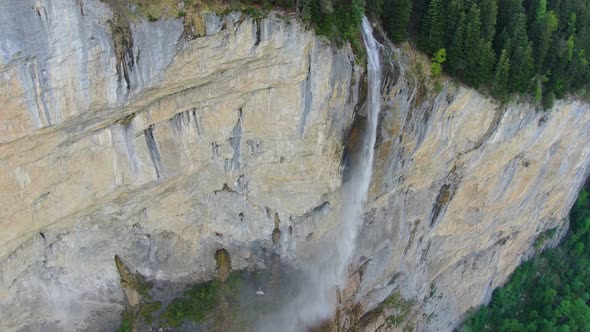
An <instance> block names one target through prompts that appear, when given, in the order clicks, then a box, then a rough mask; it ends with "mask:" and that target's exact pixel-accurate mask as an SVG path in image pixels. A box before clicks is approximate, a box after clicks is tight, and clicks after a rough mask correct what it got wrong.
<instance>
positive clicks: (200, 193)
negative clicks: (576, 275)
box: [0, 0, 590, 331]
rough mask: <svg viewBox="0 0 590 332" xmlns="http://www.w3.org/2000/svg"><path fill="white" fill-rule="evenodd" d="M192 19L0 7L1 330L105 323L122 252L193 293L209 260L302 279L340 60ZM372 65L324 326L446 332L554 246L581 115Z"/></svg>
mask: <svg viewBox="0 0 590 332" xmlns="http://www.w3.org/2000/svg"><path fill="white" fill-rule="evenodd" d="M202 17H204V19H203V21H202V22H200V23H199V24H195V27H194V28H195V29H193V30H194V31H193V30H191V29H190V27H187V25H186V23H183V20H182V18H166V17H163V18H161V19H159V20H158V21H155V22H148V20H147V19H142V18H141V17H138V16H135V15H134V14H133V12H132V11H130V10H129V9H128V8H127V7H122V6H120V5H118V2H117V1H104V2H101V1H98V0H54V1H33V0H27V1H22V0H19V1H17V0H9V1H5V2H4V3H1V4H0V38H1V39H0V41H1V42H0V73H1V75H0V81H1V83H0V105H2V106H0V124H1V127H0V188H1V190H2V200H1V201H0V227H1V230H2V232H0V264H1V269H0V329H1V330H3V331H4V330H6V331H12V330H43V331H57V330H59V331H62V330H68V331H70V330H98V329H99V328H100V329H101V330H114V329H115V327H116V326H118V324H119V322H120V319H121V318H120V315H121V312H122V310H123V306H124V305H125V301H126V300H125V296H124V293H123V288H122V284H121V276H120V275H119V271H118V270H117V266H116V264H115V263H114V257H115V255H119V256H120V257H122V258H123V260H124V262H125V264H127V266H128V269H129V271H137V272H139V273H140V274H141V275H143V276H144V277H145V278H146V279H148V280H150V281H155V282H156V283H157V282H159V281H162V282H163V281H165V282H169V283H180V284H183V283H193V282H198V281H203V280H206V279H212V278H214V277H215V275H216V274H217V273H218V271H220V270H219V266H217V265H216V261H215V253H216V252H221V251H218V250H221V249H222V248H223V250H226V251H223V252H227V253H228V257H229V255H231V267H232V268H233V269H242V268H245V267H260V266H261V265H263V264H264V258H265V257H267V256H268V255H270V254H271V253H272V254H275V256H273V257H276V254H281V257H282V259H283V260H284V261H287V262H289V263H291V264H294V265H295V266H305V262H306V258H307V257H310V255H314V253H315V252H314V250H316V249H317V248H318V247H317V246H315V244H317V243H321V241H322V238H323V236H324V234H326V233H327V232H329V231H330V230H331V229H333V228H335V227H338V222H339V219H338V212H339V211H340V205H339V202H340V196H341V192H340V191H339V189H340V188H341V182H342V179H343V173H345V172H344V170H343V167H342V165H341V161H342V160H344V161H345V164H346V162H354V160H355V156H354V151H355V148H354V144H353V142H354V141H362V140H361V139H358V137H359V136H361V135H362V125H363V114H364V112H365V111H364V109H363V106H362V100H359V99H362V98H361V97H360V96H362V93H361V91H362V90H363V89H362V84H361V82H362V79H361V73H362V69H360V68H359V67H358V66H356V65H355V64H354V60H353V59H354V58H353V55H352V53H351V51H350V49H349V48H342V49H338V48H336V47H333V46H331V45H330V44H329V43H328V42H327V41H326V40H325V39H322V38H318V37H316V36H314V34H313V33H312V32H311V31H309V30H306V29H305V28H304V26H303V25H302V24H301V23H299V22H298V21H297V20H295V19H292V18H290V17H289V16H285V15H284V14H281V15H279V14H271V15H270V16H269V17H267V18H264V19H255V20H254V19H252V18H250V17H249V16H248V15H243V14H240V13H229V14H226V15H222V16H217V15H214V14H202ZM187 29H188V30H190V31H192V32H190V33H187V31H188V30H187ZM384 61H385V62H388V63H389V65H388V66H386V67H385V68H384V76H383V87H382V93H383V98H384V102H383V105H384V106H383V109H382V111H381V117H380V122H379V130H378V137H377V147H376V151H375V163H374V170H373V181H372V185H371V190H370V195H369V196H370V197H369V202H368V205H367V209H366V214H365V220H364V225H363V227H362V229H361V232H360V234H359V241H358V242H359V243H358V248H357V250H356V257H355V258H354V260H353V262H351V269H350V272H351V273H350V274H351V278H350V280H349V285H348V287H346V288H345V289H343V290H341V292H340V303H341V304H340V307H339V311H338V313H339V315H338V319H335V321H336V322H337V324H333V325H334V327H339V328H340V329H346V328H348V327H353V328H358V327H363V328H364V329H366V330H388V329H402V328H403V327H404V326H406V325H407V326H414V327H415V328H416V329H415V330H418V331H422V330H429V331H430V330H440V331H448V330H451V329H452V328H453V327H454V326H456V324H457V323H458V322H459V321H460V319H461V317H462V315H463V314H464V313H465V312H466V311H467V310H468V309H469V308H471V307H473V306H476V305H479V304H481V303H482V302H485V301H486V300H488V299H489V297H490V295H491V292H492V291H493V289H494V288H495V287H496V286H498V285H500V284H502V283H503V282H505V281H506V278H507V277H508V276H509V274H510V273H511V272H512V271H513V269H514V268H515V267H516V266H517V265H518V264H519V263H520V262H521V261H522V260H524V259H526V258H527V257H530V255H531V254H532V253H533V252H534V250H535V249H534V247H533V243H534V241H535V239H536V237H537V236H539V234H542V233H544V231H546V230H548V229H554V228H556V229H558V230H559V231H558V232H556V235H555V236H554V238H553V239H552V241H549V242H548V245H550V244H553V243H555V241H558V240H559V238H560V236H561V235H562V234H563V233H564V232H565V230H566V228H567V223H566V217H567V212H568V210H569V208H570V206H571V205H572V204H573V201H574V199H575V195H576V193H577V190H578V189H579V187H580V186H581V184H582V182H583V181H584V179H585V177H586V176H587V174H588V170H589V169H590V155H589V154H590V144H589V143H590V111H589V108H590V106H588V105H586V104H584V103H581V102H579V101H576V100H567V101H561V102H559V103H557V105H556V106H555V107H554V108H553V109H552V110H551V111H548V112H540V111H536V110H535V109H534V108H533V107H531V106H528V105H526V104H517V103H513V104H509V105H507V106H501V105H499V104H498V103H496V102H495V101H493V100H491V99H489V98H487V97H485V96H483V95H481V94H479V93H477V92H475V91H473V90H469V89H467V88H464V87H460V86H458V85H455V84H454V83H451V82H445V84H444V85H443V89H442V91H434V90H433V89H430V88H429V83H428V82H426V80H425V79H424V76H427V75H425V74H421V73H419V70H418V68H417V67H416V66H415V60H414V56H413V55H412V54H411V51H408V50H399V49H395V48H393V49H392V50H386V51H385V52H384ZM355 109H356V113H357V114H358V115H359V116H357V117H356V118H355V121H354V125H352V120H353V113H354V112H355ZM351 126H352V130H348V128H350V127H351ZM355 137H357V138H356V139H355ZM345 145H347V152H346V153H345V152H344V150H345V148H344V146H345ZM344 178H346V177H345V176H344ZM226 270H227V269H225V268H224V269H223V271H222V272H223V273H222V274H223V275H224V276H225V275H227V274H228V272H229V271H226Z"/></svg>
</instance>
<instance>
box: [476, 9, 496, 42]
mask: <svg viewBox="0 0 590 332" xmlns="http://www.w3.org/2000/svg"><path fill="white" fill-rule="evenodd" d="M479 8H480V9H481V35H482V37H483V38H484V39H485V40H486V41H492V40H494V36H495V35H496V17H497V16H498V4H497V3H496V0H482V1H481V2H480V4H479Z"/></svg>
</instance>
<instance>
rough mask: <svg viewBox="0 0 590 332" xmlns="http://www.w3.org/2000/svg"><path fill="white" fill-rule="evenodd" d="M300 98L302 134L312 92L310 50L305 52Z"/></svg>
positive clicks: (300, 127)
mask: <svg viewBox="0 0 590 332" xmlns="http://www.w3.org/2000/svg"><path fill="white" fill-rule="evenodd" d="M301 99H302V100H303V113H302V114H301V120H300V122H299V134H301V135H303V133H304V132H305V125H306V124H307V117H308V116H309V112H310V111H311V104H312V102H313V93H312V91H311V50H310V51H309V52H308V53H307V76H306V77H305V81H303V85H302V86H301Z"/></svg>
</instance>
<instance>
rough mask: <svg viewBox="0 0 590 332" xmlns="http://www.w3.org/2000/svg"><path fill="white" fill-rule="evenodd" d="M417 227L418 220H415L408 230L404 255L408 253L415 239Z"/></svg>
mask: <svg viewBox="0 0 590 332" xmlns="http://www.w3.org/2000/svg"><path fill="white" fill-rule="evenodd" d="M418 225H420V219H416V221H414V223H413V224H412V229H411V230H410V239H409V240H408V244H406V247H405V248H404V255H406V254H407V253H408V250H410V247H411V246H412V244H413V243H414V238H415V237H416V231H417V230H418Z"/></svg>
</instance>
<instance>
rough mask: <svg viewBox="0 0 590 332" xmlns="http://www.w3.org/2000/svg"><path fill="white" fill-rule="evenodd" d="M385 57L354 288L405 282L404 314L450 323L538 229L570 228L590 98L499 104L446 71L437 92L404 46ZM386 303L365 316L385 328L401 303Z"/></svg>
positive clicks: (486, 294)
mask: <svg viewBox="0 0 590 332" xmlns="http://www.w3.org/2000/svg"><path fill="white" fill-rule="evenodd" d="M386 57H389V58H394V59H397V60H396V61H394V63H393V66H394V67H395V68H393V69H385V75H386V77H389V78H390V79H389V80H387V81H386V83H385V84H384V87H383V94H384V98H385V103H386V105H387V106H385V109H384V110H383V111H382V117H381V125H380V133H379V134H380V136H379V138H378V147H377V148H376V156H377V157H376V165H375V172H376V174H375V175H374V177H373V183H372V196H373V199H372V200H371V201H370V203H369V205H368V207H367V214H366V220H365V224H364V227H363V229H362V231H361V233H360V236H361V240H360V244H359V246H360V248H359V250H358V255H359V257H362V259H360V260H359V261H357V262H356V264H357V266H361V269H360V270H362V275H363V278H362V279H361V282H360V286H359V289H358V290H357V296H360V298H362V299H363V302H364V303H365V305H366V307H365V308H374V307H375V305H376V304H377V303H378V302H380V301H382V300H383V299H385V298H386V297H387V296H388V295H389V294H391V293H392V291H393V292H394V293H397V292H399V293H400V294H401V296H402V297H403V298H405V299H407V300H409V301H407V302H406V303H405V306H406V307H407V308H404V310H405V312H404V314H403V316H404V318H405V320H406V323H407V324H409V325H410V326H414V327H416V328H417V329H418V330H428V331H434V330H439V331H449V330H452V329H453V328H454V327H456V324H458V323H459V322H460V321H461V318H462V315H463V314H464V313H465V312H466V311H467V310H468V309H470V308H471V307H475V306H478V305H479V304H481V303H484V302H486V301H488V300H489V298H490V296H491V292H492V291H493V290H494V288H496V287H497V286H499V285H501V284H503V283H504V282H505V281H506V280H507V278H508V277H509V275H510V273H511V272H512V271H513V270H514V269H515V268H516V267H517V266H518V265H519V263H520V262H522V261H523V260H524V259H527V258H528V257H530V256H531V255H532V254H533V253H534V251H535V246H534V243H535V241H536V239H537V237H539V235H540V234H542V233H544V232H546V231H548V230H551V229H555V230H556V232H555V235H554V236H553V237H552V238H550V239H549V240H548V241H546V242H545V243H544V242H542V240H541V239H540V240H539V241H537V248H539V247H540V246H548V245H554V244H556V243H557V242H558V241H559V239H560V238H561V236H562V235H563V234H564V233H565V231H566V230H567V215H568V212H569V209H570V207H571V206H572V204H573V202H574V201H575V199H576V195H577V192H578V190H579V188H580V187H581V185H582V184H583V182H584V180H585V179H586V177H587V176H588V171H589V165H590V148H589V146H588V143H589V142H590V114H589V111H590V106H589V105H587V104H584V103H580V102H577V101H562V102H559V103H558V104H557V105H556V106H555V107H554V108H553V109H552V110H550V111H547V112H540V111H536V110H534V108H533V107H530V106H527V105H522V104H511V105H508V106H506V107H504V106H500V105H499V104H498V103H496V102H495V101H493V100H491V99H489V98H485V97H483V96H482V95H481V94H479V93H477V92H475V91H473V90H469V89H466V88H463V87H457V86H455V85H454V84H453V83H450V82H447V83H446V84H445V85H444V87H443V89H442V91H440V92H438V93H436V92H434V93H433V92H432V91H428V84H425V83H427V82H424V80H421V79H419V78H417V79H412V77H421V75H420V74H417V73H416V67H412V66H410V65H407V64H410V63H412V62H411V61H410V60H409V59H408V52H405V53H403V52H400V51H399V50H396V51H394V52H393V53H392V54H390V55H386ZM406 65H407V66H406ZM406 67H407V68H406ZM396 75H399V77H396ZM549 233H551V232H549ZM357 283H358V281H357ZM352 284H354V283H352ZM389 309H391V310H387V309H386V310H384V312H383V313H382V314H381V315H380V316H379V317H378V318H376V319H375V317H374V316H373V317H372V319H368V318H369V317H368V316H366V317H365V318H367V319H368V320H366V321H364V322H363V323H366V324H368V326H370V327H371V329H379V328H378V327H379V326H381V325H382V324H383V323H384V318H386V317H388V316H389V317H392V316H393V317H394V318H395V317H400V315H401V314H400V312H401V311H404V310H401V309H400V306H399V305H398V307H397V308H389ZM406 323H403V324H400V325H399V326H398V328H399V329H401V328H403V327H404V326H405V324H406ZM381 327H382V328H385V329H386V326H381Z"/></svg>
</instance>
